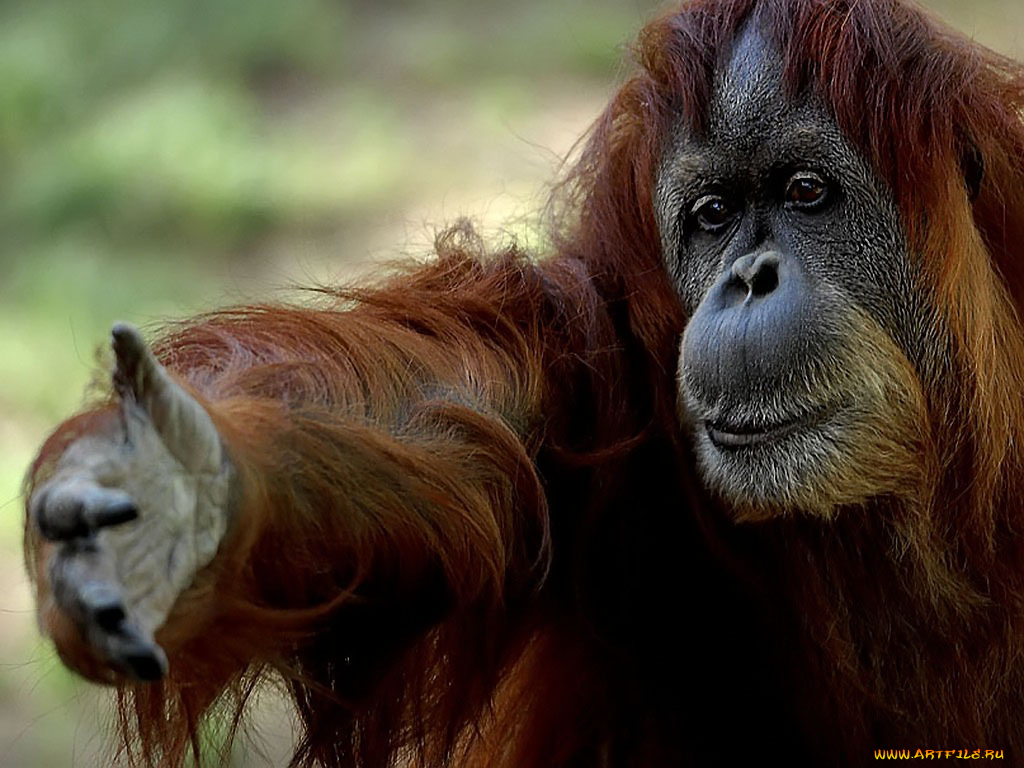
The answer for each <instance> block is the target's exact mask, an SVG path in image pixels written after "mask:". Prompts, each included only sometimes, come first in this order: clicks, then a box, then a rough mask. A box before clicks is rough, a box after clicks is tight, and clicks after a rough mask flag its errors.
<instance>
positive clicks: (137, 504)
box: [26, 264, 555, 681]
mask: <svg viewBox="0 0 1024 768" xmlns="http://www.w3.org/2000/svg"><path fill="white" fill-rule="evenodd" d="M452 270H454V271H455V273H454V274H453V273H452ZM532 270H534V268H532V267H524V266H523V265H522V264H517V265H515V266H513V265H511V264H509V265H506V266H504V267H499V266H492V267H489V268H486V269H485V268H483V267H481V266H479V265H475V266H473V265H467V264H461V265H452V264H448V265H447V266H444V265H439V266H436V267H431V268H427V269H425V270H424V271H423V272H422V273H421V274H420V276H419V277H418V278H415V279H414V278H409V279H407V280H404V281H402V282H401V283H400V284H399V285H397V286H395V287H393V288H392V289H385V290H382V291H379V292H377V293H374V294H370V295H367V296H366V297H364V298H366V299H367V302H366V304H365V305H364V306H359V307H357V308H355V309H347V308H345V309H342V308H332V309H329V310H312V309H295V308H250V309H247V310H244V311H240V312H235V313H224V314H219V315H213V316H210V317H209V318H206V319H204V320H201V321H199V322H196V323H194V324H192V325H191V326H188V327H186V328H185V329H184V330H182V331H180V332H178V333H177V334H176V335H173V336H171V337H169V338H168V339H166V340H165V341H164V342H163V343H162V344H161V345H160V346H159V347H158V348H157V355H158V357H159V358H160V359H161V360H163V361H164V363H165V364H166V366H167V367H166V369H165V368H164V367H163V366H162V365H161V364H160V363H159V362H157V359H156V357H153V356H152V355H151V353H150V352H149V351H148V350H147V349H146V347H145V346H144V345H143V343H142V341H141V338H139V337H138V336H137V334H136V333H135V332H134V331H132V330H131V329H127V328H124V327H122V328H118V329H115V333H114V347H115V351H116V353H117V360H118V362H117V370H116V372H115V375H114V380H115V389H116V390H117V393H118V396H119V399H118V402H117V403H115V404H113V405H111V406H109V407H107V408H105V409H100V410H97V411H94V412H92V413H90V414H86V415H85V416H84V417H79V418H77V419H74V420H71V421H69V422H68V423H66V424H65V425H63V426H62V427H61V428H60V429H59V430H58V432H57V433H56V434H55V436H54V437H53V438H51V440H50V441H48V443H47V444H46V445H45V446H44V448H43V450H42V452H41V453H40V456H39V458H38V459H37V461H36V463H35V465H34V468H33V471H32V473H31V474H30V478H29V518H28V524H27V528H26V543H27V552H28V557H29V562H30V566H29V567H30V571H32V572H33V574H34V577H35V580H36V582H37V598H38V605H39V611H40V618H41V622H42V624H43V627H44V630H45V631H46V632H47V633H48V634H50V635H51V636H52V637H53V638H54V640H55V641H56V643H57V646H58V650H59V651H60V653H61V654H62V657H63V658H64V659H65V660H66V661H67V662H68V663H69V664H71V665H72V666H74V667H75V668H77V669H78V670H79V671H81V672H82V673H84V674H86V675H87V676H89V677H91V678H93V679H97V680H105V681H117V680H119V679H121V676H122V675H128V676H129V677H134V678H137V679H153V678H157V677H160V676H161V675H162V674H164V672H165V670H166V661H165V658H164V652H166V654H167V656H169V657H170V663H171V666H172V667H173V666H174V664H175V656H176V652H177V651H178V650H179V649H186V650H188V651H189V657H190V658H202V659H203V660H205V661H209V660H210V658H211V657H212V656H216V657H217V658H224V659H230V660H231V663H232V664H234V665H235V666H236V667H237V668H241V667H243V666H244V665H245V664H246V663H248V662H250V661H255V662H257V663H258V662H262V661H267V660H271V659H274V658H277V657H280V656H281V655H284V654H286V653H287V652H288V648H289V647H290V646H291V645H293V644H294V643H296V642H298V639H299V638H301V637H303V636H305V635H308V633H309V632H311V631H315V629H314V627H315V626H316V625H317V622H318V621H320V620H322V619H323V617H324V616H325V615H326V614H327V613H329V612H330V611H331V610H332V609H333V608H335V607H337V606H339V605H341V604H344V603H345V602H351V603H355V604H358V603H360V602H366V601H375V602H377V603H388V602H394V603H396V604H401V603H402V602H403V601H404V602H405V603H406V604H417V605H418V609H417V610H418V611H420V612H421V615H422V617H423V619H424V620H425V621H427V620H430V619H432V618H436V617H437V616H439V615H440V614H441V613H443V612H444V611H446V610H449V609H450V608H451V606H459V605H463V606H464V605H467V604H471V603H488V602H491V603H500V602H501V601H502V600H504V599H505V597H506V595H507V593H509V592H510V591H512V592H514V591H515V590H517V589H525V588H528V585H529V584H530V583H531V581H535V579H536V574H537V573H538V570H539V569H538V568H537V566H538V564H541V563H543V561H544V558H545V552H546V547H547V519H546V508H545V502H544V496H543V491H542V489H541V486H540V482H539V480H538V477H537V475H536V472H535V470H534V467H533V463H532V460H531V458H532V453H533V452H534V450H535V448H536V440H537V432H538V427H537V425H538V424H539V423H540V421H541V419H540V409H541V407H542V397H543V391H544V386H543V382H542V376H541V373H540V371H541V364H542V359H541V358H542V355H543V351H544V343H548V344H550V342H551V338H552V337H553V335H554V333H555V332H554V331H552V332H551V333H549V337H548V340H547V342H542V338H543V337H544V335H545V334H544V332H543V326H544V321H543V319H542V315H543V311H544V310H543V307H544V301H543V299H542V298H541V297H540V296H539V294H538V293H537V290H539V289H538V286H539V283H538V282H537V281H536V280H535V279H533V277H532V276H533V275H534V272H533V271H532ZM168 370H169V371H171V373H170V374H168V373H167V371H168ZM218 547H219V551H218ZM225 617H230V622H228V623H229V624H230V627H231V629H230V630H229V631H228V632H226V633H225V632H218V633H217V636H216V638H215V641H213V640H206V639H204V636H205V634H206V632H207V630H208V629H209V627H210V626H211V625H212V624H214V623H217V622H221V623H222V624H223V623H224V622H225ZM203 642H206V643H207V646H206V647H197V643H199V644H202V643H203ZM212 642H216V645H217V647H216V649H215V650H211V648H210V647H209V645H210V644H211V643H212ZM161 648H162V650H161ZM196 654H198V656H196ZM179 655H180V654H179ZM183 658H184V657H183ZM225 663H227V662H225ZM222 671H223V670H222ZM224 674H226V672H224Z"/></svg>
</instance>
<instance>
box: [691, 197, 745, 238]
mask: <svg viewBox="0 0 1024 768" xmlns="http://www.w3.org/2000/svg"><path fill="white" fill-rule="evenodd" d="M736 210H737V209H736V207H735V206H733V205H732V204H731V203H730V202H729V201H728V200H726V199H725V198H724V197H722V196H720V195H704V197H702V198H700V199H699V200H698V201H697V202H696V203H694V204H693V208H691V209H690V215H691V216H692V217H693V218H694V219H695V220H696V222H697V226H699V227H700V228H701V229H703V230H704V231H705V232H710V233H711V234H718V233H719V232H721V231H722V230H724V229H725V227H726V226H727V225H728V224H729V222H730V221H732V219H733V217H734V216H735V215H736Z"/></svg>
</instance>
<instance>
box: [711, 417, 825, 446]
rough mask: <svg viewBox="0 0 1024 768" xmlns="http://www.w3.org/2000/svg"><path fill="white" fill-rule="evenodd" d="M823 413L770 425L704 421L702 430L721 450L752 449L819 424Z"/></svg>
mask: <svg viewBox="0 0 1024 768" xmlns="http://www.w3.org/2000/svg"><path fill="white" fill-rule="evenodd" d="M825 415H826V414H825V413H823V412H813V413H809V414H806V415H804V416H800V417H798V418H795V419H787V420H784V421H778V422H775V423H772V424H765V425H762V424H758V425H756V426H755V425H753V424H731V423H727V422H724V421H717V420H715V421H713V420H706V421H705V422H704V428H705V429H706V430H707V433H708V438H709V439H710V440H711V442H712V444H713V445H714V446H715V447H716V448H719V449H722V450H738V449H742V448H753V447H755V446H759V445H763V444H765V443H772V442H777V441H779V440H782V439H783V438H785V437H788V436H789V435H791V434H793V433H794V432H798V431H800V430H804V429H807V428H808V427H812V426H814V425H815V424H818V423H819V422H821V421H822V420H823V419H824V417H825Z"/></svg>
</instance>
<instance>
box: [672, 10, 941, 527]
mask: <svg viewBox="0 0 1024 768" xmlns="http://www.w3.org/2000/svg"><path fill="white" fill-rule="evenodd" d="M709 118H710V119H709V120H708V128H707V130H706V134H705V135H699V136H698V135H693V133H692V132H689V131H687V130H686V129H680V130H679V131H677V132H676V138H675V140H674V141H673V143H671V144H670V145H669V146H667V147H665V150H664V157H663V161H662V165H661V171H660V173H659V177H658V180H657V186H656V193H655V201H654V202H655V208H656V212H657V215H658V218H659V222H660V228H661V235H662V241H663V251H664V254H665V259H666V263H667V267H668V269H669V272H670V274H671V275H672V278H673V280H674V283H675V285H676V288H677V290H678V293H679V296H680V298H681V299H682V302H683V305H684V307H685V309H686V312H687V314H688V315H689V317H690V321H689V323H688V325H687V329H686V332H685V334H684V336H683V341H682V349H681V358H680V368H679V380H680V395H681V397H680V400H681V403H680V410H681V414H682V418H683V420H684V422H685V423H686V424H687V425H688V427H689V428H690V430H691V432H692V436H693V440H694V441H695V446H696V448H697V454H698V457H699V459H700V465H701V470H702V472H703V474H704V478H705V480H706V482H707V483H708V484H709V486H710V487H712V488H713V489H715V490H717V491H718V492H719V493H720V494H721V495H723V496H724V497H726V499H727V500H729V501H730V502H732V503H733V505H734V506H735V507H737V508H738V509H739V511H738V513H737V514H738V515H739V516H740V517H765V516H772V515H775V514H779V513H784V512H789V511H793V510H797V509H800V510H804V511H809V512H812V513H817V514H823V515H829V514H831V513H832V512H833V511H834V510H835V509H836V508H837V507H838V506H840V505H843V504H850V503H859V502H863V501H865V500H866V499H868V498H870V497H872V496H875V495H878V494H885V493H893V492H897V489H898V488H899V487H900V486H901V485H905V484H906V481H907V480H908V478H901V477H899V476H897V475H894V474H893V472H894V471H895V468H894V465H893V462H895V461H896V460H898V459H899V457H900V455H902V453H903V452H904V451H914V450H917V443H918V442H919V441H920V440H921V434H920V429H921V428H922V427H921V425H922V424H923V418H921V414H922V412H923V404H922V395H921V392H920V387H919V385H918V383H917V382H918V380H919V377H917V376H915V375H914V369H915V368H916V367H919V365H920V364H921V361H920V360H919V359H918V358H919V354H918V350H923V349H926V348H928V347H927V345H926V343H925V339H926V338H927V337H929V336H934V334H935V331H934V330H933V329H931V328H930V327H929V325H928V322H927V320H925V319H926V318H929V317H930V314H929V313H928V311H927V310H926V307H927V306H928V302H927V301H926V297H925V295H924V291H923V290H922V289H921V288H920V281H919V279H918V273H917V266H916V264H915V262H914V259H913V258H912V256H911V255H910V254H909V253H908V249H907V246H906V244H905V238H904V235H903V229H902V227H901V225H900V221H899V216H898V213H897V209H896V206H895V205H894V203H893V201H892V199H891V196H890V195H889V193H888V191H887V189H886V187H885V185H884V184H883V183H882V182H881V181H880V180H879V179H878V178H877V177H876V176H875V175H874V174H873V173H872V171H871V169H870V167H869V166H868V165H867V163H866V162H865V161H864V160H863V159H862V158H861V157H860V156H859V155H858V153H857V152H856V151H855V150H854V149H853V148H852V147H851V146H850V144H849V143H848V142H847V141H846V139H845V138H844V137H843V135H842V133H841V132H840V129H839V127H838V126H837V125H836V123H835V121H834V120H833V119H832V117H831V116H830V115H829V113H828V112H827V110H826V109H825V108H824V107H823V106H822V105H821V104H820V103H819V102H818V101H816V100H815V99H814V98H813V97H811V96H807V95H804V96H802V97H798V98H790V97H788V96H787V95H786V93H785V91H784V89H783V86H782V65H781V62H780V60H779V56H778V54H777V53H776V52H775V51H774V50H773V49H772V46H771V45H769V44H768V43H766V41H765V40H764V38H763V37H762V36H761V35H760V34H759V31H758V29H757V26H756V19H755V20H754V21H753V22H751V23H749V24H748V25H747V27H746V29H745V30H744V31H743V32H742V34H741V35H740V37H739V39H738V40H737V42H736V44H735V46H734V49H733V52H732V55H731V58H730V60H729V62H728V64H727V65H726V66H725V67H724V68H723V69H722V70H720V71H719V72H718V73H717V76H716V79H715V85H714V90H713V98H712V105H711V111H710V115H709ZM933 348H934V347H933ZM879 452H881V453H879ZM880 463H886V464H888V465H889V466H888V468H884V467H880V466H877V465H879V464H880ZM912 463H913V462H910V464H912Z"/></svg>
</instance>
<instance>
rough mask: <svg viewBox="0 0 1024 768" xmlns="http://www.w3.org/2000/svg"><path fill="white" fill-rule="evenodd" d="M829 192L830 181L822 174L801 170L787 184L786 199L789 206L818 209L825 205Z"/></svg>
mask: <svg viewBox="0 0 1024 768" xmlns="http://www.w3.org/2000/svg"><path fill="white" fill-rule="evenodd" d="M828 193H829V186H828V182H827V181H825V180H824V179H823V178H822V177H821V176H819V175H818V174H816V173H814V172H813V171H800V172H798V173H795V174H793V176H792V177H791V178H790V179H789V182H788V183H787V184H786V194H785V196H784V199H785V203H786V206H787V207H791V208H798V209H800V210H803V211H816V210H819V209H821V208H822V207H823V206H824V205H825V203H826V201H827V200H828Z"/></svg>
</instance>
